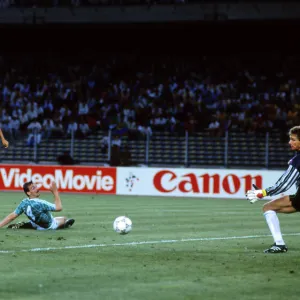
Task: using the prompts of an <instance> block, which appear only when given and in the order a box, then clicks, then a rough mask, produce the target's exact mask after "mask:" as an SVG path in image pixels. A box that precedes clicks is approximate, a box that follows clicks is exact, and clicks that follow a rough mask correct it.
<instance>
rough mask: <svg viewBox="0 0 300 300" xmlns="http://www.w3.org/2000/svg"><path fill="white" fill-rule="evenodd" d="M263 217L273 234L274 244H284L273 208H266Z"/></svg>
mask: <svg viewBox="0 0 300 300" xmlns="http://www.w3.org/2000/svg"><path fill="white" fill-rule="evenodd" d="M264 216H265V219H266V221H267V224H268V226H269V229H270V231H271V234H272V236H273V239H274V242H275V244H276V245H285V243H284V240H283V238H282V235H281V230H280V224H279V219H278V217H277V214H276V212H275V211H274V210H268V211H266V212H265V213H264Z"/></svg>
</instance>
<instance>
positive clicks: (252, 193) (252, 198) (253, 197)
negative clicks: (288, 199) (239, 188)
mask: <svg viewBox="0 0 300 300" xmlns="http://www.w3.org/2000/svg"><path fill="white" fill-rule="evenodd" d="M246 197H247V199H248V200H249V202H250V203H251V204H253V203H255V202H256V201H258V200H259V199H262V198H263V197H264V195H263V191H262V190H249V191H247V193H246Z"/></svg>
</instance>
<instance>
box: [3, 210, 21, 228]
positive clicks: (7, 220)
mask: <svg viewBox="0 0 300 300" xmlns="http://www.w3.org/2000/svg"><path fill="white" fill-rule="evenodd" d="M18 216H19V215H17V214H16V213H15V212H12V213H11V214H9V215H8V216H6V217H5V218H4V219H3V220H2V221H1V222H0V227H3V226H5V225H7V224H8V223H10V222H11V221H13V220H14V219H16V218H17V217H18Z"/></svg>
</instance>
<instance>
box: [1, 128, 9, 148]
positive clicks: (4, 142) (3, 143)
mask: <svg viewBox="0 0 300 300" xmlns="http://www.w3.org/2000/svg"><path fill="white" fill-rule="evenodd" d="M0 138H1V142H2V145H3V146H4V148H8V146H9V142H8V141H7V140H6V139H5V137H4V135H3V132H2V130H1V128H0Z"/></svg>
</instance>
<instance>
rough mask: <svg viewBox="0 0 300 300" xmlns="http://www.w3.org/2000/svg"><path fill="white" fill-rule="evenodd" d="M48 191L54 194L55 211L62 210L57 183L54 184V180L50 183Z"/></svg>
mask: <svg viewBox="0 0 300 300" xmlns="http://www.w3.org/2000/svg"><path fill="white" fill-rule="evenodd" d="M50 191H51V192H52V194H53V196H54V203H55V208H56V209H55V211H61V210H62V204H61V200H60V196H59V192H58V189H57V185H56V183H55V181H53V182H52V183H51V186H50Z"/></svg>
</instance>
